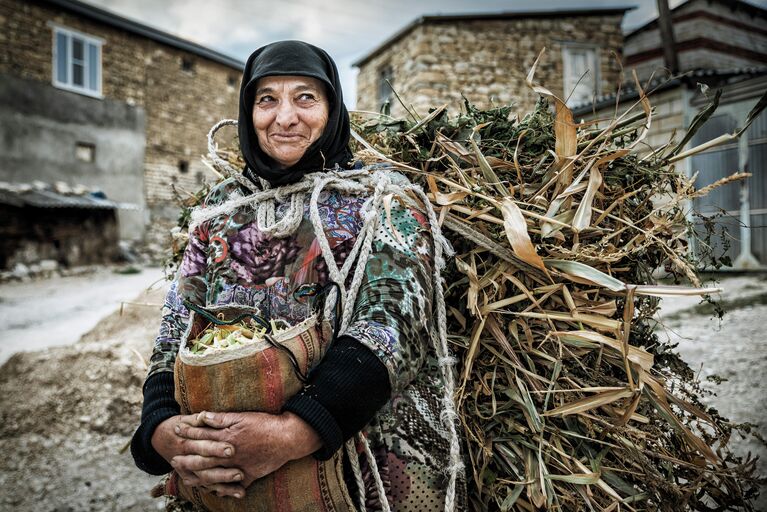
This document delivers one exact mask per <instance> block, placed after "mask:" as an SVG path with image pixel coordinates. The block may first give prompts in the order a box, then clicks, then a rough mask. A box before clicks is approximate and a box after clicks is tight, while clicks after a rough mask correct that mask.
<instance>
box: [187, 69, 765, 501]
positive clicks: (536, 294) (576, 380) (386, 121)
mask: <svg viewBox="0 0 767 512" xmlns="http://www.w3.org/2000/svg"><path fill="white" fill-rule="evenodd" d="M536 64H537V62H536ZM534 72H535V65H534V66H533V69H532V70H531V71H530V74H529V76H528V84H529V85H530V86H531V87H533V89H534V90H535V91H536V92H537V93H538V94H539V95H540V96H541V99H540V101H539V102H538V104H537V106H536V109H535V110H534V112H531V113H530V114H528V115H527V116H525V118H524V119H523V120H521V121H518V120H515V119H510V116H509V114H510V112H511V109H510V108H509V107H504V108H496V109H491V110H478V109H476V108H474V107H472V106H471V105H469V104H468V103H467V104H466V112H465V113H464V114H461V115H459V116H457V117H454V118H450V117H448V115H447V112H446V110H445V108H444V107H442V108H438V109H435V110H433V111H432V112H431V113H430V114H429V115H428V116H427V117H425V118H423V119H420V118H418V117H417V115H416V114H415V113H412V119H409V120H400V119H394V118H391V117H388V116H384V115H377V114H376V115H372V116H371V115H370V114H369V113H368V114H362V113H357V114H356V115H355V116H354V117H355V119H354V126H355V133H354V135H355V139H356V143H355V144H356V146H357V148H356V149H357V150H358V151H357V155H358V156H359V157H360V158H362V159H363V160H365V161H367V162H377V161H378V162H380V161H382V162H388V163H390V164H392V165H394V166H396V167H397V168H399V169H400V170H402V171H404V172H406V173H408V174H409V175H410V177H411V179H413V181H416V182H420V183H421V184H423V186H424V188H425V189H426V190H428V191H429V193H430V198H431V200H432V202H433V204H434V206H435V207H436V208H437V209H438V212H439V219H440V222H442V226H443V231H444V233H445V235H446V236H447V237H448V238H449V240H450V241H451V242H452V244H453V246H454V248H455V249H456V253H457V255H456V257H455V258H454V259H453V260H452V261H451V262H450V263H449V267H448V269H447V270H446V272H445V274H444V276H445V277H446V282H447V283H449V284H448V286H447V289H446V301H447V304H448V310H449V326H448V329H449V334H450V342H451V343H452V350H453V351H454V353H455V355H456V356H457V357H458V360H459V363H458V371H459V379H460V380H459V383H460V387H459V389H458V392H457V396H456V397H455V400H456V402H457V404H458V405H459V412H460V419H461V422H462V424H463V427H464V431H465V435H466V439H467V445H466V454H465V457H466V459H467V461H466V462H467V466H468V468H469V475H468V476H469V481H470V488H469V491H470V492H469V494H470V502H471V510H473V511H485V510H504V511H506V510H519V511H522V510H524V511H533V510H559V511H580V510H594V511H604V512H608V511H620V510H626V511H635V510H636V511H640V510H641V511H649V510H664V511H666V510H667V511H680V510H753V507H752V505H750V504H749V499H750V498H751V497H753V495H754V493H755V492H757V488H758V479H757V478H756V477H755V476H754V460H753V459H748V460H744V459H742V458H739V457H736V456H734V455H733V454H732V452H731V451H730V449H729V447H728V442H729V440H730V436H731V435H732V434H733V433H734V432H736V431H739V430H747V427H748V426H741V425H736V424H733V423H731V422H729V421H728V420H727V419H726V418H723V417H721V416H720V415H718V413H716V411H713V410H707V409H706V408H705V407H704V406H703V405H702V404H701V402H700V399H699V397H700V388H699V387H698V385H697V382H696V380H695V377H694V374H693V372H692V371H691V370H690V368H689V367H688V365H687V364H686V363H685V362H684V361H682V360H681V359H680V358H679V356H678V355H677V354H676V353H675V352H674V351H673V350H672V349H673V347H669V346H668V345H666V344H664V343H662V342H660V341H659V338H658V336H657V334H656V332H657V327H658V326H657V325H656V322H655V321H654V320H653V315H654V313H655V312H656V310H657V309H658V304H659V297H661V296H664V295H674V294H685V295H704V296H705V295H706V294H710V293H713V292H715V291H716V290H715V289H710V288H709V289H706V288H700V281H699V279H698V277H697V274H696V262H695V260H694V259H693V257H692V256H691V254H690V253H689V251H688V240H689V237H690V236H691V233H692V231H691V226H690V224H689V223H688V220H687V216H686V212H685V208H689V207H690V199H691V198H693V197H697V196H699V195H700V194H702V193H704V192H706V191H707V190H710V189H711V188H712V187H713V186H712V187H706V189H705V190H700V191H696V190H695V188H694V186H693V184H692V182H691V180H688V179H686V178H685V177H684V176H680V175H679V174H677V173H676V172H675V171H674V168H673V163H674V162H676V161H678V160H680V159H682V158H685V157H687V156H691V155H692V154H695V152H696V151H695V150H688V151H686V152H685V153H682V149H683V148H684V146H685V145H686V144H687V142H689V140H690V138H691V137H692V133H694V131H695V130H696V129H697V128H698V127H699V126H700V125H702V124H703V122H705V120H706V119H707V118H708V117H709V116H710V115H711V114H712V113H713V111H714V109H715V108H716V104H717V102H718V95H717V96H716V97H715V98H714V99H713V101H712V105H711V106H710V107H709V108H707V109H706V110H704V111H703V112H701V114H700V115H699V116H698V117H697V118H696V119H695V120H694V121H693V123H692V124H691V127H690V131H689V132H688V134H687V135H685V136H684V137H683V139H682V140H681V141H680V142H679V143H677V144H671V143H669V144H668V145H666V146H664V147H662V148H657V149H655V150H654V151H650V152H647V151H646V147H645V148H644V150H645V151H644V153H643V155H640V154H639V152H638V150H639V149H640V144H642V141H643V139H644V138H645V136H646V134H647V132H648V130H649V129H650V126H651V118H652V109H651V106H650V101H649V100H648V98H647V97H646V96H645V94H644V93H640V100H639V101H637V103H636V104H635V105H633V107H632V108H629V109H628V110H626V112H625V113H623V114H622V115H620V116H616V117H615V119H613V120H612V121H611V122H610V123H609V124H608V126H607V127H606V128H604V129H593V128H592V127H591V126H589V125H578V124H576V123H574V121H573V116H572V113H571V112H570V110H569V109H568V108H567V106H566V105H565V103H564V102H563V101H562V100H561V99H560V98H557V97H556V96H555V95H554V94H552V93H551V92H550V91H548V90H547V89H545V88H543V87H541V86H540V85H536V84H535V83H534V82H533V76H534ZM637 85H638V84H637ZM640 91H641V87H640ZM766 104H767V95H766V96H765V97H763V98H762V99H761V101H760V103H759V105H758V106H757V107H756V108H755V109H754V111H752V112H751V114H750V115H749V117H748V119H747V120H746V123H745V125H744V126H743V128H742V129H741V130H740V131H738V132H736V133H734V134H732V135H731V136H728V137H730V138H734V137H737V136H739V135H740V133H741V132H742V131H743V130H745V129H746V128H747V126H748V124H750V122H751V120H752V119H753V118H754V117H755V116H756V115H757V114H758V113H759V112H760V111H761V109H763V108H764V107H765V105H766ZM552 107H553V109H552ZM552 110H553V112H552ZM720 142H724V141H723V140H722V141H720ZM219 154H220V156H222V157H224V158H226V159H227V160H228V161H229V162H230V163H232V164H235V165H236V166H239V167H242V163H243V162H242V160H241V159H240V158H239V155H238V154H237V152H236V151H231V150H229V151H226V150H224V151H221V152H219ZM744 176H746V175H744V174H736V175H733V176H731V177H729V178H726V179H724V180H721V182H718V183H717V184H715V186H720V185H724V184H726V183H727V182H729V181H733V180H737V179H741V178H743V177H744ZM202 196H203V193H202V192H201V193H199V194H196V195H195V197H192V198H191V199H189V200H187V201H186V206H187V207H189V206H193V205H194V204H196V203H197V202H199V200H200V198H201V197H202ZM185 212H186V213H184V214H182V217H181V218H180V225H181V226H185V224H186V222H187V219H188V208H187V209H185ZM174 249H175V251H176V258H177V259H178V258H179V257H180V252H179V251H180V249H183V240H182V243H181V244H179V245H178V246H177V247H175V248H174ZM658 268H665V269H666V270H667V271H668V272H670V273H671V274H672V275H673V276H675V281H676V282H679V281H685V282H686V283H687V284H689V285H690V286H689V287H682V286H664V285H658V284H655V282H654V279H653V277H652V273H653V270H655V269H658Z"/></svg>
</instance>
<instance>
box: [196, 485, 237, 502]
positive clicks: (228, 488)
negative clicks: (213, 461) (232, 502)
mask: <svg viewBox="0 0 767 512" xmlns="http://www.w3.org/2000/svg"><path fill="white" fill-rule="evenodd" d="M204 488H205V490H207V491H208V492H212V493H215V494H216V495H217V496H231V497H233V498H238V499H239V498H242V497H244V496H245V489H244V488H243V487H242V486H241V485H236V484H211V485H205V486H204Z"/></svg>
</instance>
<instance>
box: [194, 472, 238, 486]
mask: <svg viewBox="0 0 767 512" xmlns="http://www.w3.org/2000/svg"><path fill="white" fill-rule="evenodd" d="M194 476H195V477H196V478H197V480H199V481H200V482H202V485H214V484H235V485H237V484H239V483H240V482H242V479H243V478H244V477H245V476H244V475H243V474H242V471H241V470H239V469H237V468H210V469H203V470H200V471H195V472H194Z"/></svg>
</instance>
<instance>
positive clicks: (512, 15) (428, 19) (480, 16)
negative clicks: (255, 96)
mask: <svg viewBox="0 0 767 512" xmlns="http://www.w3.org/2000/svg"><path fill="white" fill-rule="evenodd" d="M633 9H636V7H635V6H628V7H603V8H599V9H585V8H584V9H567V10H547V11H513V12H496V13H477V14H471V13H465V14H435V15H426V16H421V17H420V18H417V19H415V20H413V21H412V22H410V23H409V24H408V25H406V26H405V27H403V28H402V29H401V30H399V31H397V32H395V33H394V35H392V36H391V37H389V38H388V39H386V40H384V42H382V43H381V44H379V45H378V46H377V47H375V48H374V49H373V50H371V51H370V52H369V53H368V54H367V55H365V56H364V57H362V58H360V59H358V60H356V61H355V62H353V63H352V66H354V67H357V68H359V67H362V66H364V65H365V64H366V63H367V62H368V61H370V60H371V59H373V58H375V57H377V56H378V55H380V54H381V53H383V52H384V51H385V50H386V49H387V48H389V47H390V46H391V45H393V44H394V43H396V42H397V41H399V40H400V39H402V38H403V37H405V36H406V35H408V33H410V32H411V31H412V30H414V29H415V28H416V27H419V26H421V25H426V24H433V23H453V22H457V21H496V20H513V19H524V18H562V17H576V16H611V15H618V14H620V15H623V14H625V13H626V11H630V10H633Z"/></svg>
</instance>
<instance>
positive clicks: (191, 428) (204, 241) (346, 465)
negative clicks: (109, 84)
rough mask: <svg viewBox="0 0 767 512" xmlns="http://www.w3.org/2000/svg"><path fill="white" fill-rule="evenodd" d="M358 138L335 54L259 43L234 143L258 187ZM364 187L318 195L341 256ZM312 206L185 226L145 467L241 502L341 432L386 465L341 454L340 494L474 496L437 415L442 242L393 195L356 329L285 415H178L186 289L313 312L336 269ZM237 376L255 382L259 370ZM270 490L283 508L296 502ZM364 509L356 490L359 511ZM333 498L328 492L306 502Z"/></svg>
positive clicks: (148, 395) (238, 191) (459, 505)
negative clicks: (289, 221) (455, 470)
mask: <svg viewBox="0 0 767 512" xmlns="http://www.w3.org/2000/svg"><path fill="white" fill-rule="evenodd" d="M349 136H350V128H349V116H348V113H347V111H346V108H345V107H344V104H343V96H342V92H341V86H340V83H339V80H338V72H337V69H336V66H335V63H334V62H333V60H332V59H331V58H330V57H329V56H328V55H327V53H325V52H324V51H323V50H321V49H319V48H316V47H314V46H312V45H309V44H306V43H302V42H298V41H284V42H278V43H273V44H270V45H267V46H265V47H262V48H260V49H258V50H256V51H255V52H254V53H253V54H252V55H251V56H250V58H249V59H248V62H247V64H246V67H245V70H244V75H243V79H242V85H241V90H240V109H239V144H240V150H241V152H242V156H243V157H244V160H245V162H246V164H247V167H246V169H245V170H244V171H243V174H244V176H245V177H246V178H247V179H248V180H250V181H251V182H252V183H253V187H252V189H260V188H262V187H263V186H267V187H280V186H283V185H289V184H292V183H296V182H298V181H300V180H302V179H303V178H304V176H305V175H307V174H309V173H315V172H332V170H333V169H335V170H336V171H338V170H341V169H349V168H351V167H352V162H351V160H352V155H351V153H350V150H349V147H348V145H349ZM358 167H359V166H358ZM326 170H331V171H326ZM241 181H242V180H235V179H227V180H225V181H223V182H222V183H220V184H219V185H218V186H216V187H215V188H214V189H213V190H212V191H211V192H210V194H209V195H208V197H207V198H206V199H205V202H204V206H205V207H206V208H211V207H214V206H216V205H221V204H223V203H224V202H226V201H227V200H228V199H230V198H232V197H242V196H247V194H249V193H251V192H250V190H248V187H244V186H243V184H242V183H241ZM265 182H266V183H265ZM366 199H367V197H365V196H364V195H362V196H361V195H354V194H352V193H343V192H341V191H338V190H328V191H325V192H323V193H322V194H320V196H319V199H318V201H317V202H318V205H317V206H318V211H319V213H320V217H321V220H322V225H323V228H324V232H325V235H326V236H327V240H328V242H329V244H330V249H331V251H332V254H333V258H334V259H335V261H336V264H337V265H338V266H339V267H340V266H341V265H343V263H344V262H345V260H346V258H347V256H349V252H350V250H351V248H352V247H353V245H354V242H355V240H356V238H357V236H358V235H359V234H360V229H361V227H362V226H363V218H362V215H361V210H362V207H363V203H364V202H365V200H366ZM286 203H287V201H284V202H280V201H279V198H278V199H277V204H276V207H275V208H276V218H277V219H278V220H279V219H280V218H282V216H283V215H286V213H285V212H286V210H287V208H288V205H287V204H286ZM304 207H305V208H304V218H303V220H302V221H301V222H300V223H299V225H298V226H297V227H295V229H294V231H293V232H291V233H288V234H287V236H286V234H285V233H282V234H281V235H280V236H279V237H277V236H270V235H269V234H268V233H265V232H264V231H263V230H262V229H260V227H263V226H262V225H261V224H259V222H258V221H257V219H256V213H255V209H254V208H248V207H242V208H240V209H238V210H237V211H227V212H225V213H222V214H221V215H220V216H218V217H216V218H213V219H210V220H208V221H206V222H204V223H202V224H200V225H199V226H197V227H196V228H194V230H193V231H192V232H191V233H190V239H189V244H188V246H187V249H186V251H185V254H184V259H183V263H182V265H181V267H180V269H179V272H178V275H177V277H176V279H175V280H174V282H173V283H172V285H171V288H170V291H169V292H168V296H167V298H166V303H165V309H164V315H163V318H162V324H161V328H160V335H159V336H158V338H157V340H156V343H155V348H154V352H153V354H152V358H151V365H150V368H149V374H148V377H147V379H146V382H145V384H144V405H143V410H142V417H141V424H140V426H139V428H138V430H137V431H136V433H135V435H134V437H133V440H132V444H131V451H132V453H133V456H134V459H135V461H136V464H137V466H138V467H139V468H140V469H142V470H144V471H146V472H148V473H151V474H156V475H160V474H165V473H168V472H170V471H171V470H172V469H173V470H175V473H176V474H177V475H178V477H179V478H180V479H181V481H182V482H183V484H184V485H186V486H188V488H190V489H197V490H198V491H200V492H208V493H215V494H216V495H217V496H226V497H228V498H227V499H230V500H237V499H238V498H242V497H243V496H245V494H246V492H247V489H248V487H249V486H250V484H251V483H252V482H254V481H255V480H257V479H260V478H262V477H265V476H267V475H270V474H272V473H274V472H275V471H276V470H278V469H279V468H281V467H283V465H285V464H286V463H289V462H291V461H295V460H299V459H302V458H305V457H313V458H315V459H317V460H327V459H329V458H331V457H333V456H336V457H339V456H340V455H339V454H343V453H344V450H342V447H343V445H344V443H345V441H347V440H348V439H350V438H352V437H353V436H355V434H358V433H360V432H361V433H362V434H363V437H364V438H365V439H367V442H368V443H369V445H370V446H371V448H372V450H371V451H372V454H373V456H374V457H373V458H374V461H375V463H376V464H375V465H373V464H371V463H370V462H369V461H367V460H366V459H365V458H364V457H361V458H360V461H361V463H360V465H359V466H358V467H360V468H361V471H357V472H356V473H355V471H354V466H355V464H352V461H351V460H349V457H348V456H345V457H344V462H343V478H342V481H341V484H342V485H343V486H345V487H346V489H344V493H345V495H348V496H352V497H354V496H359V495H360V494H362V495H364V496H366V503H365V507H366V508H367V510H378V509H385V508H387V507H389V506H390V507H391V509H392V510H398V511H424V512H429V511H432V510H433V511H441V510H445V508H446V501H447V505H448V507H452V506H453V505H454V508H455V509H456V510H463V509H465V507H466V503H465V482H464V479H463V475H462V474H459V475H458V477H457V481H456V477H455V476H453V479H452V483H451V478H450V474H449V473H448V472H447V471H446V468H447V466H448V465H449V461H450V451H451V448H455V445H453V446H452V447H451V439H450V433H449V432H448V430H450V429H446V427H445V424H444V423H443V421H442V419H443V418H444V408H445V402H444V400H442V397H443V395H444V378H443V376H442V375H443V374H442V373H441V371H440V367H439V358H438V357H437V354H436V353H435V350H434V348H433V347H432V346H431V344H430V343H429V335H428V333H429V332H430V331H429V330H430V329H433V325H432V322H433V320H432V306H433V305H432V301H431V297H432V296H433V291H434V290H433V289H432V287H433V280H432V276H433V272H432V267H433V265H434V262H433V261H432V256H431V255H432V254H433V251H432V248H433V244H434V241H433V239H432V235H431V233H432V232H431V229H430V226H429V222H428V220H427V218H426V217H425V216H424V215H423V214H422V213H421V212H419V211H418V210H417V209H415V208H411V207H407V206H405V205H403V204H400V203H399V202H397V201H394V202H393V204H390V205H389V208H388V211H387V212H386V214H385V215H386V218H388V220H389V222H382V223H380V225H379V227H378V228H377V230H376V232H375V238H374V239H373V242H372V246H371V250H370V254H369V256H368V259H367V262H366V263H365V267H364V274H362V276H363V277H362V282H361V285H360V288H359V292H358V294H357V296H356V300H355V301H354V304H353V312H352V315H351V321H350V322H349V324H348V328H346V329H345V330H344V331H343V332H342V333H340V334H338V333H336V334H337V336H336V337H335V338H334V339H333V341H332V344H331V345H330V347H329V348H328V349H327V352H326V354H325V356H324V358H323V359H322V360H321V361H320V362H319V363H318V364H317V365H316V366H315V367H314V368H313V370H312V371H311V373H310V374H309V375H308V380H307V382H306V385H305V386H304V388H303V389H302V390H301V391H300V392H299V393H298V394H296V395H294V396H293V397H291V398H290V399H288V400H287V401H286V403H285V404H284V407H283V408H282V410H281V412H279V413H277V414H270V413H266V412H256V411H253V412H226V411H210V412H206V413H203V414H199V415H197V414H192V415H182V414H180V411H181V409H180V407H179V404H178V403H177V402H176V401H175V399H174V392H175V390H174V375H173V371H174V363H175V360H176V356H177V354H178V350H179V345H180V342H181V339H182V335H183V333H184V331H185V329H186V327H187V323H188V321H189V315H190V313H189V310H188V308H187V307H185V306H184V303H185V301H188V302H187V303H191V304H194V305H196V306H199V307H202V308H205V307H209V306H218V305H242V306H251V307H257V308H258V310H259V311H260V312H261V313H262V314H263V315H266V316H268V317H269V318H274V319H280V320H283V321H285V322H287V323H288V324H291V325H294V324H297V323H300V322H301V321H302V320H304V319H305V318H307V316H308V315H309V314H310V313H311V311H310V309H309V307H308V306H307V305H306V304H304V303H303V302H301V301H300V300H298V299H297V298H296V293H295V292H296V291H297V290H298V288H299V287H301V286H306V285H307V284H316V285H324V284H326V283H327V282H328V281H329V279H330V277H329V269H328V264H327V262H326V261H325V260H324V259H323V258H322V256H321V253H322V251H321V250H320V249H319V248H318V242H317V238H316V233H314V231H313V229H312V223H311V222H310V220H309V216H310V209H309V208H308V206H307V205H304ZM382 215H384V213H383V212H382ZM443 359H444V357H443ZM236 378H237V379H238V380H239V381H243V380H244V381H246V382H247V379H250V378H252V376H251V375H238V376H236ZM453 451H455V450H453ZM354 462H356V461H354ZM375 466H377V473H378V475H379V476H380V477H381V478H380V479H378V482H379V485H378V486H377V485H375V483H374V480H376V479H375V478H374V476H375V475H374V473H375ZM381 483H382V484H383V485H380V484H381ZM307 485H308V484H307ZM360 485H363V486H364V489H363V490H362V491H363V492H362V493H360V491H361V489H359V486H360ZM381 488H383V490H384V492H385V496H381V495H380V492H378V491H379V490H380V489H381ZM318 500H319V498H318ZM274 503H275V504H274V505H271V506H272V507H275V508H276V509H279V510H282V509H283V508H284V509H285V510H287V509H288V507H289V505H287V504H285V505H280V504H279V503H278V502H274ZM189 506H190V508H189V510H193V508H192V506H191V505H189ZM360 506H361V503H359V502H358V501H356V500H355V502H354V504H350V507H349V509H352V510H353V508H352V507H357V508H359V507H360ZM329 508H331V507H328V506H327V503H319V502H318V503H316V504H311V503H310V504H309V505H304V508H303V509H302V510H328V509H329ZM234 509H236V507H235V508H234ZM341 509H343V507H338V510H341ZM291 510H294V509H292V508H291Z"/></svg>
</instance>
